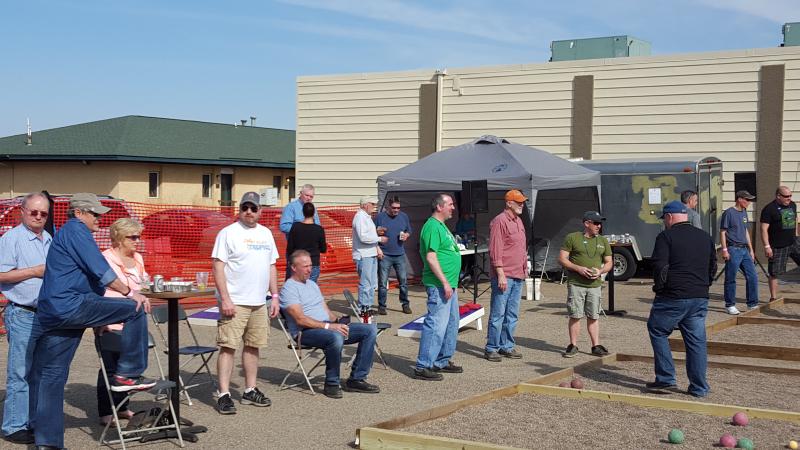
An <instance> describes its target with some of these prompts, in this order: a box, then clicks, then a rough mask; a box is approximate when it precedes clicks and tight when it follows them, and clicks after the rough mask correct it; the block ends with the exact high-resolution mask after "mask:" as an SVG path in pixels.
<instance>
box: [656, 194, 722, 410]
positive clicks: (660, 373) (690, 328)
mask: <svg viewBox="0 0 800 450" xmlns="http://www.w3.org/2000/svg"><path fill="white" fill-rule="evenodd" d="M661 218H662V219H664V226H665V227H666V230H664V231H662V232H661V233H660V234H659V235H658V237H656V245H655V248H654V249H653V257H652V262H653V281H654V285H653V291H655V293H656V295H655V299H654V300H653V307H652V309H651V310H650V317H649V318H648V320H647V331H648V333H649V334H650V343H651V345H652V346H653V359H654V362H655V373H656V380H655V382H653V383H647V387H648V388H649V389H664V388H674V387H676V386H677V383H676V380H675V365H674V363H673V361H672V353H671V352H670V348H669V341H668V338H669V335H670V334H671V333H672V331H673V330H674V329H675V327H678V328H679V329H680V330H681V334H682V335H683V342H684V345H685V347H686V373H687V375H688V377H689V389H688V392H689V394H690V395H692V396H695V397H705V396H706V395H707V394H708V390H709V387H708V382H707V381H706V365H707V359H708V357H707V353H706V314H707V313H708V287H709V286H711V283H712V282H713V280H714V272H715V271H716V269H717V257H716V252H715V249H714V242H713V241H712V240H711V236H709V235H708V233H706V232H705V231H703V230H700V229H697V228H695V227H693V226H692V225H691V224H690V223H689V222H688V215H687V210H686V205H684V204H683V203H681V202H679V201H672V202H669V203H667V204H666V205H664V210H663V214H662V216H661Z"/></svg>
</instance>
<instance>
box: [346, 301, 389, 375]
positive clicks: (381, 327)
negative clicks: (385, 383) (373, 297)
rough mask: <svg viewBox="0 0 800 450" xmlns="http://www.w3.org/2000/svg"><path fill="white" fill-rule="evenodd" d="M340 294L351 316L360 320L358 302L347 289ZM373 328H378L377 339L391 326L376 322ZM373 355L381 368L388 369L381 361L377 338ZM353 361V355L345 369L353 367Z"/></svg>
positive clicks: (381, 355)
mask: <svg viewBox="0 0 800 450" xmlns="http://www.w3.org/2000/svg"><path fill="white" fill-rule="evenodd" d="M342 293H344V298H346V299H347V303H349V304H350V309H352V310H353V314H355V315H356V318H360V316H361V311H359V306H358V302H357V301H356V299H355V297H353V294H352V293H351V292H350V290H349V289H345V290H344V291H342ZM375 326H376V327H378V333H377V337H380V336H381V334H382V333H383V332H384V331H386V330H388V329H389V328H392V324H390V323H386V322H377V323H376V324H375ZM375 354H376V355H378V359H380V360H381V364H383V368H384V369H389V366H387V365H386V361H384V359H383V352H382V351H381V346H380V345H378V339H377V338H376V339H375ZM355 359H356V355H355V354H353V357H352V358H350V361H349V362H348V363H347V367H350V366H351V365H353V362H354V361H355Z"/></svg>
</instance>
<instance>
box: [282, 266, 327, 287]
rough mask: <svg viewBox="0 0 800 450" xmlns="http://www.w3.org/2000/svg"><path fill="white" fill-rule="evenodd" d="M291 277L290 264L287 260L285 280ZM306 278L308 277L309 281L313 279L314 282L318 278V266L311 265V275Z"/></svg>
mask: <svg viewBox="0 0 800 450" xmlns="http://www.w3.org/2000/svg"><path fill="white" fill-rule="evenodd" d="M291 277H292V266H291V265H290V264H289V263H288V261H287V263H286V280H288V279H289V278H291ZM308 278H310V279H311V281H313V282H314V283H316V282H317V280H319V266H311V275H310V276H309V277H308ZM284 281H285V280H284Z"/></svg>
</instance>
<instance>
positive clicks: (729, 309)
mask: <svg viewBox="0 0 800 450" xmlns="http://www.w3.org/2000/svg"><path fill="white" fill-rule="evenodd" d="M725 311H727V312H728V314H730V315H732V316H735V315H737V314H739V310H738V309H736V306H727V307H725Z"/></svg>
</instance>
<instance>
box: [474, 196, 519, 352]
mask: <svg viewBox="0 0 800 450" xmlns="http://www.w3.org/2000/svg"><path fill="white" fill-rule="evenodd" d="M527 200H528V198H527V197H525V196H524V195H522V192H520V191H518V190H516V189H514V190H511V191H508V192H506V196H505V201H506V207H505V209H504V210H503V212H501V213H500V214H498V215H497V216H496V217H495V218H494V219H492V221H491V223H489V261H490V263H491V275H492V280H491V281H492V303H491V307H490V312H489V327H488V328H489V330H488V331H487V333H486V348H485V349H484V358H486V359H487V360H489V361H492V362H499V361H500V360H502V357H506V358H512V359H519V358H522V354H521V353H520V352H519V351H517V350H516V349H515V348H514V345H515V342H514V330H515V329H516V328H517V320H518V319H519V300H520V298H521V296H522V285H523V283H524V282H525V277H526V276H527V273H526V272H527V268H528V252H527V245H526V239H525V225H524V224H523V223H522V219H520V217H519V216H520V214H522V208H524V207H525V201H527Z"/></svg>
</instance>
